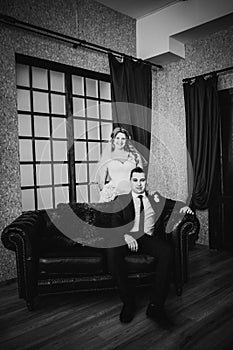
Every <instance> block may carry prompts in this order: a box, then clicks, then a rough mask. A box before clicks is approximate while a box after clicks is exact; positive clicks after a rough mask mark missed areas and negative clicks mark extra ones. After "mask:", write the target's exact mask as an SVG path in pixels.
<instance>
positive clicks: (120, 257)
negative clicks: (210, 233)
mask: <svg viewBox="0 0 233 350" xmlns="http://www.w3.org/2000/svg"><path fill="white" fill-rule="evenodd" d="M129 234H130V235H132V236H134V233H133V232H129ZM136 236H137V235H136ZM137 242H138V251H137V252H135V253H133V254H148V255H151V256H153V257H155V258H156V263H155V272H156V273H155V278H154V281H153V285H152V291H151V298H150V301H151V303H153V304H155V305H156V306H158V307H163V305H164V302H165V300H166V297H167V294H168V290H169V284H170V278H171V268H172V262H173V247H172V246H171V245H170V244H169V243H168V242H166V241H162V240H161V239H159V238H157V237H155V236H149V235H147V234H144V235H143V236H141V237H140V238H138V239H137ZM129 252H130V250H129V248H128V246H127V245H122V246H119V247H115V248H108V249H107V254H108V264H109V268H110V271H111V274H112V276H113V278H114V279H115V281H116V283H117V285H118V288H119V291H120V297H121V300H122V302H123V303H130V302H132V301H133V299H134V288H133V286H132V285H131V283H130V281H129V278H128V271H127V265H126V261H125V259H124V257H125V255H127V254H129Z"/></svg>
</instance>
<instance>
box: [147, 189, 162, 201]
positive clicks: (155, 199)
mask: <svg viewBox="0 0 233 350" xmlns="http://www.w3.org/2000/svg"><path fill="white" fill-rule="evenodd" d="M148 194H149V195H150V196H151V197H152V198H153V200H154V201H155V202H156V203H159V202H160V198H159V194H158V192H154V191H153V192H150V191H148Z"/></svg>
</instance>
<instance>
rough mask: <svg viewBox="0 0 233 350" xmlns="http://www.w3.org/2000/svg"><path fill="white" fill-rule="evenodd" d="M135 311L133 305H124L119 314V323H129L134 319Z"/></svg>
mask: <svg viewBox="0 0 233 350" xmlns="http://www.w3.org/2000/svg"><path fill="white" fill-rule="evenodd" d="M135 311H136V306H135V303H130V304H124V305H123V307H122V310H121V313H120V321H121V322H122V323H129V322H131V321H132V319H133V318H134V315H135Z"/></svg>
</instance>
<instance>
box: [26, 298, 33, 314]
mask: <svg viewBox="0 0 233 350" xmlns="http://www.w3.org/2000/svg"><path fill="white" fill-rule="evenodd" d="M26 305H27V308H28V310H29V311H33V310H34V300H33V299H30V300H26Z"/></svg>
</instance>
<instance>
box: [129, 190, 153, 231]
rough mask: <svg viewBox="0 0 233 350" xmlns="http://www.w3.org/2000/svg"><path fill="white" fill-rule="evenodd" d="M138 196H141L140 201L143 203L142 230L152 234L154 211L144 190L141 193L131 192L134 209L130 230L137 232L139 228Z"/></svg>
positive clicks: (139, 202)
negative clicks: (143, 217) (143, 219)
mask: <svg viewBox="0 0 233 350" xmlns="http://www.w3.org/2000/svg"><path fill="white" fill-rule="evenodd" d="M138 196H142V201H143V205H144V212H145V221H144V232H145V233H146V234H148V235H152V234H153V232H154V226H155V212H154V210H153V208H152V206H151V204H150V201H149V199H148V198H147V196H146V194H145V192H144V193H142V194H137V193H134V192H132V197H133V202H134V209H135V219H134V224H133V227H132V229H131V230H130V232H137V231H138V230H139V220H140V205H141V200H140V198H139V197H138Z"/></svg>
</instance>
